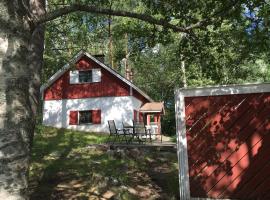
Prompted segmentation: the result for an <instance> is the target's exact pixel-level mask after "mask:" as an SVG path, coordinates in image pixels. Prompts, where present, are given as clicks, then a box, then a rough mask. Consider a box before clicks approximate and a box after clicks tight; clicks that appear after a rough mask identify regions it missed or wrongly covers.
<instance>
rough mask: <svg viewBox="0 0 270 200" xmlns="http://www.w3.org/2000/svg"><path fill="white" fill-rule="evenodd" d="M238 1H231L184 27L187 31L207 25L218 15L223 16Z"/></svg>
mask: <svg viewBox="0 0 270 200" xmlns="http://www.w3.org/2000/svg"><path fill="white" fill-rule="evenodd" d="M238 3H240V1H239V0H234V1H232V2H231V4H230V5H228V6H226V7H224V8H223V9H221V10H218V11H216V12H214V13H213V14H212V15H211V16H209V17H207V18H205V19H202V20H200V21H198V22H197V23H195V24H192V25H190V26H187V27H186V28H185V29H186V30H187V31H189V30H192V29H196V28H200V27H202V26H207V25H209V24H211V23H212V22H213V21H216V20H217V17H218V16H219V17H221V16H224V15H225V14H226V13H228V12H229V11H230V10H231V9H232V8H233V7H234V6H236V5H237V4H238Z"/></svg>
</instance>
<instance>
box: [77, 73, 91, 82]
mask: <svg viewBox="0 0 270 200" xmlns="http://www.w3.org/2000/svg"><path fill="white" fill-rule="evenodd" d="M79 82H80V83H91V82H92V70H88V71H79Z"/></svg>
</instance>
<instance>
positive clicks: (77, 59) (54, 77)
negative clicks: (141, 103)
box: [40, 50, 153, 102]
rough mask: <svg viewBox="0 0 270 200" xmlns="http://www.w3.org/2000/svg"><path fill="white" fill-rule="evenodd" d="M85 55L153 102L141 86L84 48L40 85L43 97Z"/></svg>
mask: <svg viewBox="0 0 270 200" xmlns="http://www.w3.org/2000/svg"><path fill="white" fill-rule="evenodd" d="M83 56H87V57H88V58H90V59H91V60H92V61H94V62H96V63H97V64H98V65H100V66H101V67H102V68H104V69H106V70H107V71H109V72H110V73H111V74H113V75H114V76H116V77H117V78H119V79H120V80H122V81H123V82H125V83H126V84H128V85H129V86H130V87H132V88H133V89H134V90H136V91H137V92H138V93H140V94H141V95H142V96H144V97H145V98H146V99H147V100H149V101H150V102H153V100H152V99H151V98H150V97H149V96H148V95H147V94H146V93H145V92H143V91H142V90H141V89H140V88H138V87H137V86H136V85H134V84H133V83H132V82H130V81H129V80H127V79H126V78H125V77H123V76H122V75H121V74H119V73H118V72H116V71H115V70H113V69H112V68H110V67H109V66H107V65H105V64H104V63H102V62H100V61H99V60H98V59H96V58H95V57H94V56H92V55H90V54H89V53H87V52H85V51H84V50H81V51H80V52H79V53H78V54H76V55H75V56H74V57H73V58H72V59H71V60H70V62H69V63H67V64H65V65H64V66H63V67H62V68H61V69H60V70H58V71H57V72H56V73H55V74H54V75H53V76H52V77H51V78H49V80H48V81H47V82H46V83H45V84H43V85H42V86H41V87H40V92H41V94H42V97H43V92H44V91H45V90H46V89H47V88H48V87H49V86H51V85H52V84H53V83H54V82H55V81H56V80H57V79H58V78H59V77H61V76H62V75H63V74H64V73H65V72H66V71H68V70H69V69H70V68H71V67H72V66H73V65H74V64H75V63H76V62H78V61H79V60H80V59H81V58H82V57H83Z"/></svg>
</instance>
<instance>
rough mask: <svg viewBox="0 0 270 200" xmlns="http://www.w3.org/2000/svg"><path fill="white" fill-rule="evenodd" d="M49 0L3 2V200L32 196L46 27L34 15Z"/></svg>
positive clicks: (0, 48)
mask: <svg viewBox="0 0 270 200" xmlns="http://www.w3.org/2000/svg"><path fill="white" fill-rule="evenodd" d="M44 8H45V4H44V1H43V0H30V1H26V0H25V1H24V0H14V1H9V0H4V1H0V199H8V200H24V199H28V196H29V195H28V192H27V191H28V190H27V187H28V185H27V184H28V181H27V178H28V167H29V158H30V149H31V144H32V139H33V133H34V128H35V116H36V112H37V105H38V99H39V94H38V91H39V86H40V70H41V66H42V54H43V42H44V29H43V27H34V26H33V25H31V18H33V17H37V16H38V15H39V14H41V13H44Z"/></svg>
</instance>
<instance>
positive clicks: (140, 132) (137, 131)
mask: <svg viewBox="0 0 270 200" xmlns="http://www.w3.org/2000/svg"><path fill="white" fill-rule="evenodd" d="M133 138H134V139H137V140H138V142H139V143H143V142H146V140H147V139H150V142H152V138H151V130H150V129H147V128H146V126H145V124H144V123H143V122H136V121H134V120H133Z"/></svg>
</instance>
